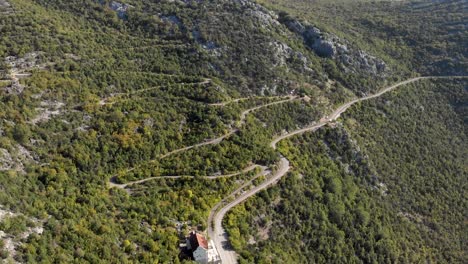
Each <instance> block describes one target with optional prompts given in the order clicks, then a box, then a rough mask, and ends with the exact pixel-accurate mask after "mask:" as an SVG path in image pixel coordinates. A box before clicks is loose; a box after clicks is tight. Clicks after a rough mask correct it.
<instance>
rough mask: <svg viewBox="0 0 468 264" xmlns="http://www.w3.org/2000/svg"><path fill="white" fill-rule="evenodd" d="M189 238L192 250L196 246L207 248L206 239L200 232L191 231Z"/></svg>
mask: <svg viewBox="0 0 468 264" xmlns="http://www.w3.org/2000/svg"><path fill="white" fill-rule="evenodd" d="M189 240H190V245H191V246H192V250H196V249H197V248H198V247H202V248H204V249H208V241H206V238H205V237H204V236H202V235H201V234H198V233H196V232H191V233H190V238H189Z"/></svg>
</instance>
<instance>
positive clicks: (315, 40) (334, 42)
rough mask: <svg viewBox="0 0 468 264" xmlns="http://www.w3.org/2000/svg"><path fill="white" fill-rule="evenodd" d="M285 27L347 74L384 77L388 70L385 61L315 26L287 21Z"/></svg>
mask: <svg viewBox="0 0 468 264" xmlns="http://www.w3.org/2000/svg"><path fill="white" fill-rule="evenodd" d="M285 25H286V26H287V27H288V28H289V30H291V31H293V32H294V33H296V34H298V35H299V36H301V37H302V38H303V39H304V42H305V44H306V45H307V46H308V47H309V48H310V49H312V50H313V51H314V52H315V53H316V54H317V55H319V56H321V57H325V58H332V59H334V60H335V62H337V63H338V65H339V66H341V68H342V69H343V70H344V71H345V72H354V73H362V74H371V75H384V74H385V71H386V70H387V67H386V64H385V62H384V61H382V60H381V59H379V58H376V57H374V56H372V55H370V54H368V53H367V52H365V51H363V50H360V49H358V48H355V47H353V46H352V45H350V43H349V42H348V41H346V40H344V39H341V38H339V37H338V36H336V35H334V34H331V33H324V32H322V31H321V30H320V29H318V28H317V27H315V26H312V25H309V24H307V23H302V22H299V21H297V20H288V21H285Z"/></svg>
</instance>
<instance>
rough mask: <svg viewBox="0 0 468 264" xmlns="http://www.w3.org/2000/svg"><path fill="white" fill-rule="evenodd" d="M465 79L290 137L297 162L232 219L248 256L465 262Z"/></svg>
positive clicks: (410, 89)
mask: <svg viewBox="0 0 468 264" xmlns="http://www.w3.org/2000/svg"><path fill="white" fill-rule="evenodd" d="M467 87H468V83H467V82H466V81H453V82H447V81H434V82H429V81H425V82H423V83H420V84H415V85H409V86H407V87H405V88H401V90H397V91H395V92H392V93H391V94H388V95H384V96H382V97H381V98H378V99H374V100H370V101H367V102H364V103H361V104H359V105H357V106H354V107H352V108H351V109H350V111H349V112H347V113H346V114H344V115H343V117H342V118H341V119H340V120H339V121H338V122H337V124H336V125H334V127H327V128H324V129H320V130H319V131H317V132H315V133H310V134H305V135H303V136H298V137H295V138H292V139H291V140H288V141H284V142H282V143H281V146H280V152H281V153H283V154H284V155H285V156H286V157H288V158H289V159H290V160H291V162H292V165H293V166H294V170H293V171H292V172H291V173H290V174H289V175H288V176H287V177H285V178H284V179H283V180H282V181H281V182H280V184H279V185H278V186H275V187H272V188H270V189H268V190H266V191H263V192H262V193H261V194H260V195H258V197H256V199H250V200H248V201H247V202H246V203H245V204H244V205H242V206H238V207H237V208H235V209H234V210H233V211H232V212H231V213H230V215H229V216H228V217H227V218H226V219H225V225H226V226H227V227H228V229H229V234H230V236H231V241H232V245H233V247H235V248H236V249H237V250H238V251H239V252H241V263H252V262H256V263H264V262H272V263H284V262H287V263H293V262H295V263H299V262H318V263H330V262H333V263H337V262H340V263H347V262H366V263H394V262H403V263H415V262H427V261H428V262H436V263H439V262H448V263H463V262H464V260H465V259H466V251H465V249H464V240H465V234H466V232H467V229H466V226H465V225H463V224H460V223H463V221H464V218H465V217H466V214H465V213H464V212H465V211H466V210H465V208H466V206H467V204H466V195H465V194H464V190H463V188H464V187H462V186H464V182H466V176H467V173H468V171H467V169H466V166H465V163H466V162H465V159H466V155H467V149H468V148H467V147H468V146H467V140H466V102H467V99H468V90H467Z"/></svg>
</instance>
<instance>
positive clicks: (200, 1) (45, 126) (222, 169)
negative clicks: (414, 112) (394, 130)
mask: <svg viewBox="0 0 468 264" xmlns="http://www.w3.org/2000/svg"><path fill="white" fill-rule="evenodd" d="M282 4H283V2H281V5H280V4H278V5H274V6H273V7H274V8H275V9H274V8H272V6H271V5H265V6H262V5H259V4H258V3H254V2H253V1H246V0H233V1H231V0H221V1H211V0H184V1H170V0H158V1H150V0H125V1H123V0H122V1H108V0H102V1H101V0H99V1H98V0H7V1H0V163H1V164H0V189H1V192H0V212H1V213H2V218H1V220H0V227H1V229H2V230H1V231H2V232H3V233H0V257H1V258H2V260H3V259H7V261H17V262H25V263H34V262H40V263H47V262H59V263H99V262H110V263H138V262H144V263H150V262H155V261H159V262H161V263H177V262H180V261H181V260H180V259H179V256H178V254H179V249H178V244H179V239H180V238H181V237H180V236H181V235H184V233H186V232H187V230H188V229H192V228H198V229H199V230H206V228H207V224H208V223H207V219H208V214H209V212H210V210H211V208H212V207H213V206H214V205H215V204H216V203H217V202H219V201H220V200H222V199H223V198H224V197H226V196H227V195H229V194H230V193H231V192H232V191H233V190H235V189H237V188H238V187H239V186H241V185H242V184H243V183H246V182H248V181H249V180H251V179H252V178H253V177H255V176H256V175H258V173H259V172H258V171H257V170H261V169H265V170H266V168H265V167H269V169H271V168H272V167H274V164H275V162H276V161H278V160H279V159H280V155H279V153H278V152H277V151H275V150H274V149H272V148H271V147H270V146H269V142H270V141H271V138H273V137H274V136H276V135H279V134H282V133H284V131H285V130H286V131H290V130H294V129H297V128H300V127H304V126H307V125H310V124H311V123H313V122H316V121H318V120H319V119H320V118H321V117H323V116H325V115H326V114H327V113H328V112H329V111H330V109H332V108H333V107H334V106H336V105H338V104H341V103H343V102H345V101H347V100H349V99H351V98H355V97H357V96H362V95H363V94H368V93H372V92H375V90H376V89H378V88H379V87H382V86H384V85H386V84H388V83H393V82H395V81H397V80H400V79H404V78H406V77H408V76H412V75H416V74H417V73H416V72H415V71H414V69H413V68H412V67H411V65H412V64H411V63H413V61H412V59H413V57H411V56H409V55H408V56H403V55H401V56H399V57H397V58H393V56H394V54H395V53H393V51H394V49H393V48H392V49H390V50H389V49H387V48H386V47H385V45H375V46H373V45H370V44H368V43H366V41H365V40H366V37H368V36H369V35H367V33H366V32H367V31H366V27H365V25H364V23H363V24H362V25H360V26H359V27H358V29H359V31H358V33H356V34H352V33H350V32H349V31H346V30H345V29H343V28H342V27H338V26H337V27H336V28H334V27H333V26H334V25H333V24H329V23H323V24H318V23H316V21H314V20H313V19H311V17H301V16H297V14H296V13H295V12H294V11H291V12H289V13H284V12H281V7H282ZM267 7H268V8H267ZM272 10H276V11H272ZM381 12H384V11H381ZM395 12H396V11H395ZM389 14H392V13H389ZM344 17H345V16H343V19H344ZM324 21H328V20H324ZM457 36H458V35H457ZM462 36H463V35H462ZM385 38H386V37H385V36H380V35H377V34H375V36H374V37H373V38H372V39H373V40H374V41H377V40H379V39H380V40H381V41H383V40H385ZM450 45H452V44H450ZM415 46H417V45H415ZM401 49H402V50H403V51H404V52H406V51H408V50H412V46H411V45H406V44H404V45H402V46H401ZM399 54H400V53H399ZM402 54H404V55H405V54H406V53H402ZM448 55H451V54H448ZM448 55H447V56H448ZM463 61H464V57H460V62H463ZM286 96H289V97H286ZM252 164H258V165H257V166H254V167H252ZM260 165H261V166H260ZM251 167H252V168H255V169H252V170H247V169H246V168H251ZM225 175H230V176H229V177H218V176H225ZM161 176H162V177H161ZM165 176H176V177H172V178H171V177H169V178H168V177H165ZM179 176H186V177H179ZM206 176H211V177H206ZM148 178H154V180H147V179H148ZM262 179H263V178H261V177H260V178H258V179H257V181H261V180H262ZM142 180H143V181H142ZM114 181H122V182H129V181H140V182H139V183H141V184H134V185H132V186H131V188H127V189H125V190H122V189H119V188H111V187H112V185H110V183H113V184H114V186H115V184H116V182H114ZM257 181H256V182H257ZM3 216H6V217H3Z"/></svg>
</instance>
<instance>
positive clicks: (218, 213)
mask: <svg viewBox="0 0 468 264" xmlns="http://www.w3.org/2000/svg"><path fill="white" fill-rule="evenodd" d="M455 78H468V76H427V77H415V78H411V79H408V80H405V81H402V82H399V83H396V84H394V85H392V86H389V87H386V88H384V89H382V90H380V91H379V92H377V93H375V94H372V95H369V96H365V97H362V98H358V99H354V100H352V101H350V102H347V103H345V104H343V105H341V106H340V107H338V108H337V109H336V110H335V111H333V112H332V113H331V114H330V115H329V116H327V117H325V118H322V119H321V121H320V122H319V123H317V124H314V125H311V126H308V127H305V128H302V129H298V130H295V131H292V132H290V133H287V134H285V135H282V136H279V137H277V138H275V139H273V140H272V141H271V143H270V146H271V147H272V148H273V149H276V144H277V143H278V142H280V141H281V140H283V139H286V138H289V137H292V136H295V135H298V134H302V133H304V132H308V131H315V130H317V129H319V128H321V127H323V126H325V125H326V124H328V123H330V122H332V121H334V120H336V119H338V118H339V117H340V115H341V114H342V113H343V112H345V111H346V110H347V109H348V108H349V107H351V106H352V105H354V104H356V103H358V102H361V101H365V100H369V99H372V98H376V97H379V96H381V95H383V94H385V93H387V92H389V91H392V90H394V89H396V88H398V87H400V86H403V85H406V84H409V83H413V82H416V81H419V80H422V79H455ZM289 169H290V166H289V161H288V160H287V159H286V158H285V157H281V160H280V162H279V164H278V170H277V171H276V172H274V173H273V175H272V176H271V177H269V178H267V180H265V181H264V182H263V183H262V184H260V185H258V186H256V187H254V188H252V189H250V190H248V191H246V192H244V193H242V194H241V195H240V196H238V197H236V198H235V199H234V200H233V201H231V202H230V203H228V204H226V205H225V206H224V207H222V208H221V209H219V210H218V208H219V207H221V205H223V204H224V202H225V200H223V201H221V202H220V203H218V204H217V205H215V207H214V208H213V209H212V210H211V212H210V217H209V219H208V236H209V237H210V238H211V239H213V241H214V243H215V246H216V248H217V250H218V252H219V254H220V257H221V261H222V263H223V264H231V263H237V254H236V252H235V251H234V250H233V249H232V248H231V247H230V246H229V237H228V235H227V233H226V231H225V230H224V228H223V226H222V221H223V218H224V216H225V215H226V213H227V212H228V211H229V210H231V209H232V208H233V207H234V206H236V205H238V204H240V203H242V202H243V201H245V200H247V199H248V198H249V197H251V196H253V195H255V194H256V193H258V192H260V191H261V190H263V189H266V188H268V187H269V186H271V185H273V184H275V183H277V182H278V181H279V180H280V179H281V177H283V176H284V175H286V174H287V173H288V171H289ZM244 187H246V186H244ZM238 191H239V190H236V191H235V192H234V193H232V194H230V195H229V196H228V197H232V196H233V195H234V194H236V192H238Z"/></svg>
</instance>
